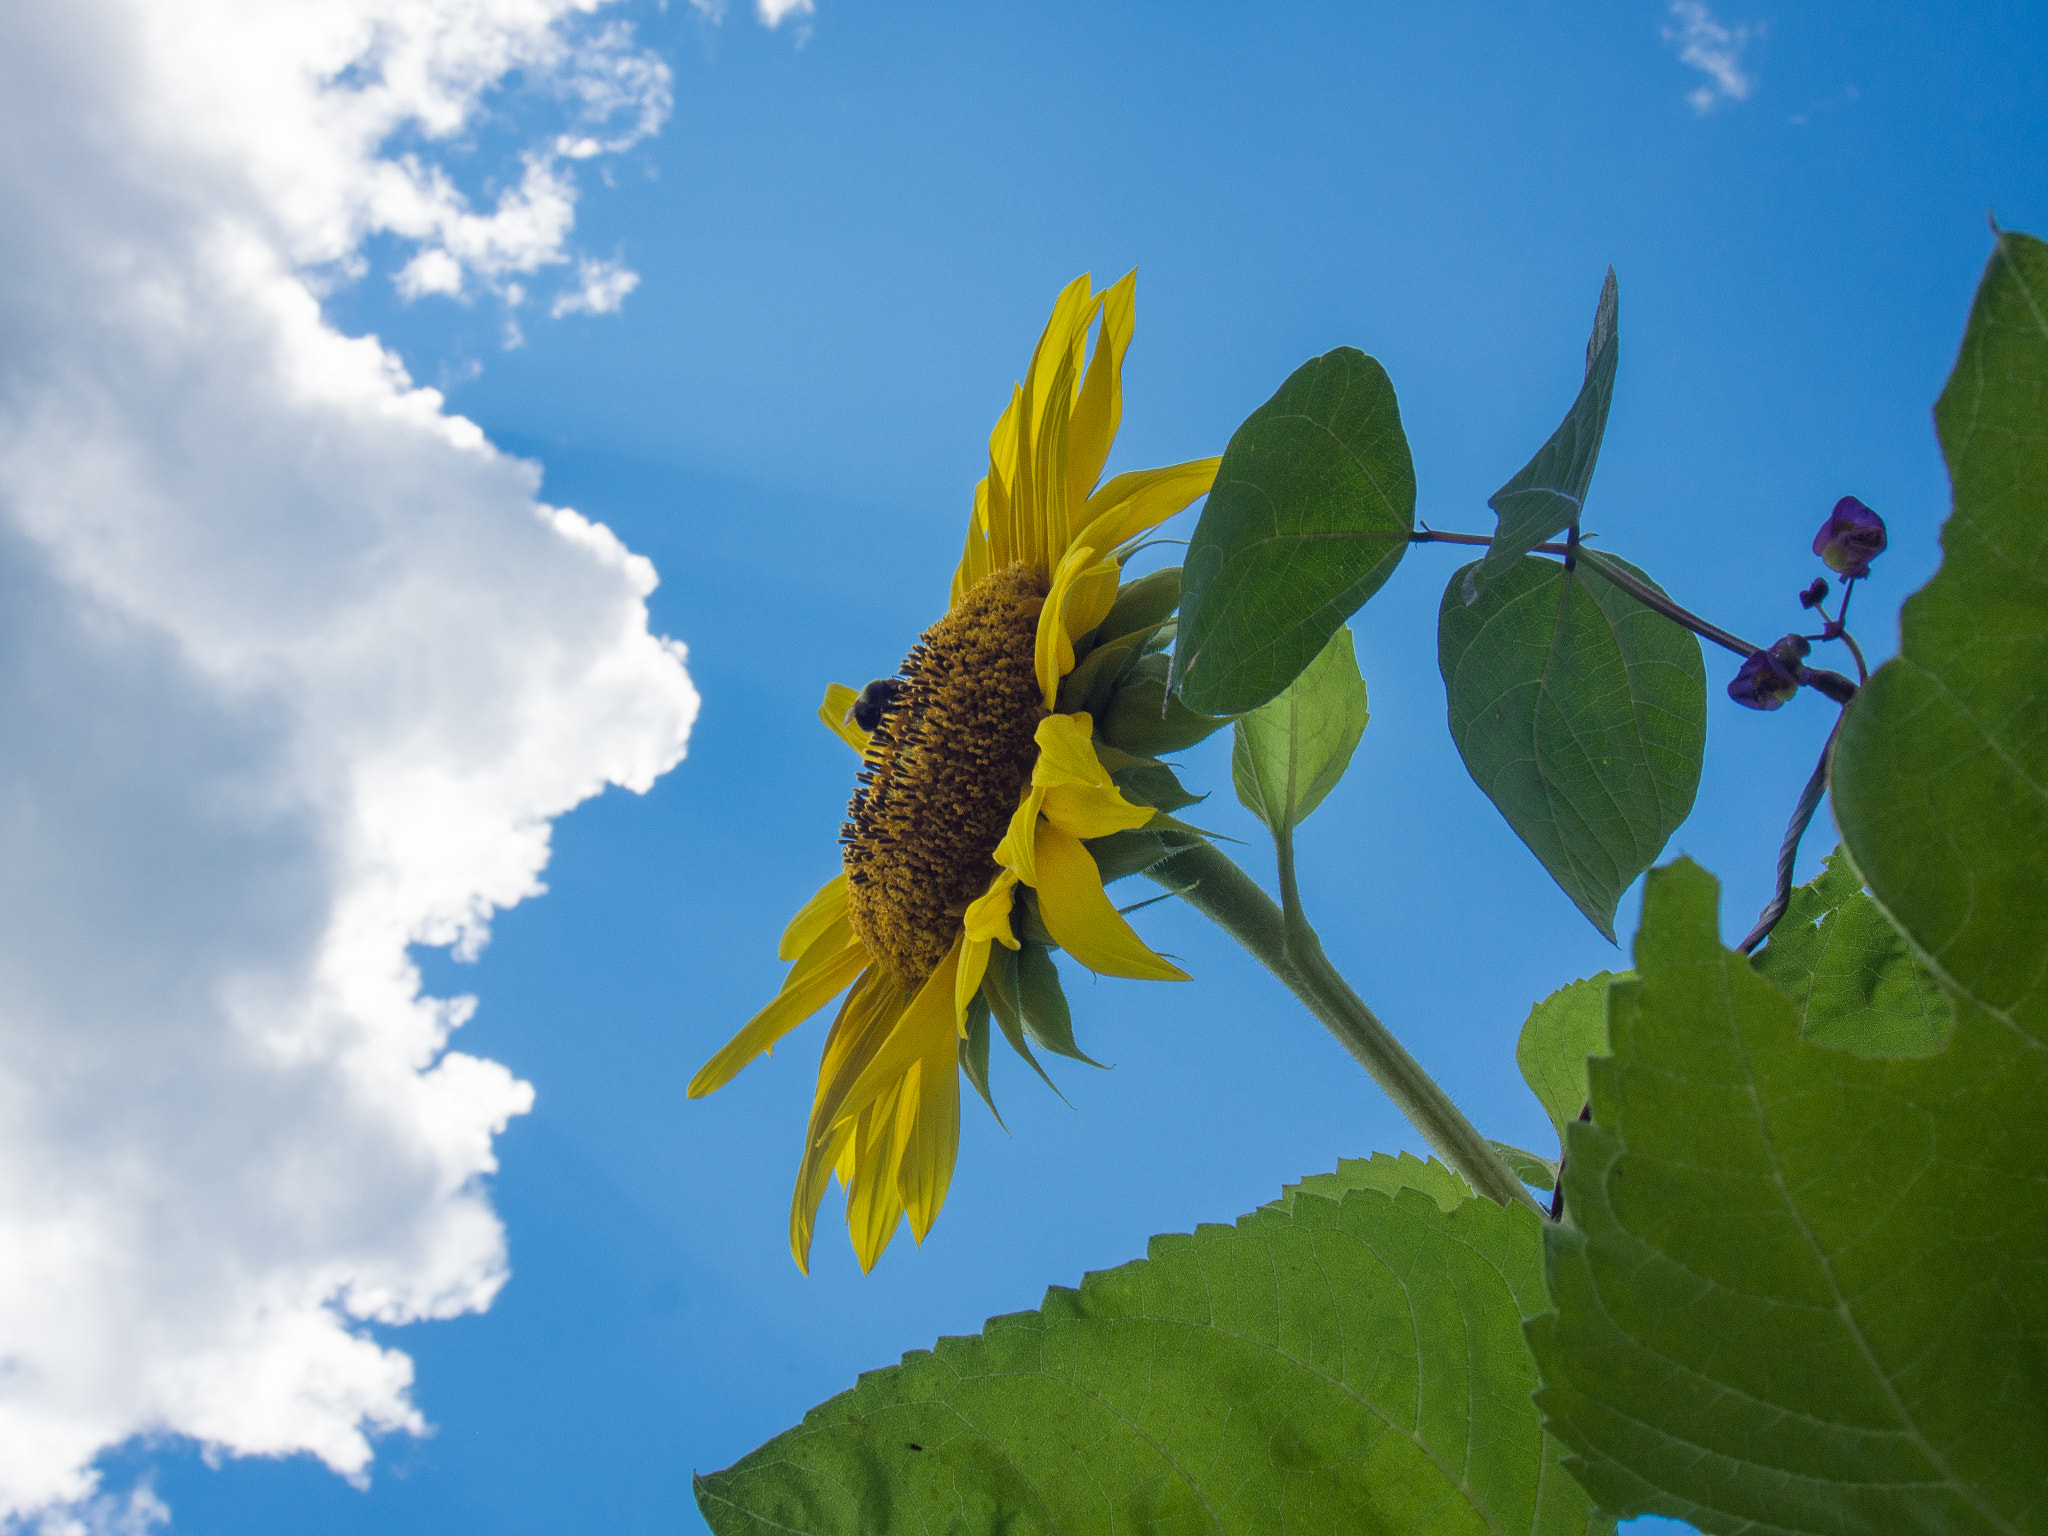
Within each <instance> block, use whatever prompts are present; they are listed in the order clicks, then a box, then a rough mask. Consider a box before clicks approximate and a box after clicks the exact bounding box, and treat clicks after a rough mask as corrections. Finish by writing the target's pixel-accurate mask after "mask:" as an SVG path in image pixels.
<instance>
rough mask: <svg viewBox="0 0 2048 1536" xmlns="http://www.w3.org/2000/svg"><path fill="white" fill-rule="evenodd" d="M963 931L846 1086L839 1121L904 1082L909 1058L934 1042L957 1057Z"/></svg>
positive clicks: (836, 1114) (921, 1055)
mask: <svg viewBox="0 0 2048 1536" xmlns="http://www.w3.org/2000/svg"><path fill="white" fill-rule="evenodd" d="M964 942H965V935H961V936H959V937H956V938H955V939H954V940H953V947H952V948H951V949H949V950H947V951H946V958H945V959H943V960H941V961H940V962H939V964H938V968H937V969H936V970H934V971H933V972H932V973H931V975H930V976H928V977H926V978H925V982H924V985H923V986H921V987H919V988H918V990H917V995H916V996H915V997H913V998H912V999H911V1000H910V1006H909V1007H907V1008H905V1009H904V1010H903V1014H902V1017H900V1018H899V1019H897V1021H896V1025H895V1027H894V1028H893V1029H891V1030H890V1031H889V1034H888V1037H887V1038H886V1039H884V1040H883V1041H882V1043H881V1044H880V1045H879V1046H877V1047H876V1048H875V1051H874V1053H873V1054H872V1055H871V1056H870V1057H869V1058H868V1060H867V1064H866V1065H865V1066H863V1067H862V1068H861V1070H860V1075H859V1076H858V1077H857V1078H855V1079H854V1081H853V1083H852V1084H851V1085H850V1086H849V1087H848V1088H847V1090H846V1093H845V1096H844V1097H843V1098H841V1099H840V1101H839V1103H838V1106H837V1107H836V1109H835V1110H834V1111H833V1114H832V1118H833V1119H835V1120H840V1119H845V1118H847V1117H849V1116H852V1115H857V1114H859V1113H860V1112H861V1111H862V1110H863V1109H865V1108H867V1106H868V1105H869V1104H871V1103H873V1102H874V1101H875V1100H876V1099H877V1098H878V1097H880V1096H881V1094H882V1093H883V1092H884V1091H885V1090H887V1089H888V1088H890V1087H892V1086H893V1085H894V1084H896V1083H897V1082H899V1081H901V1079H902V1077H903V1074H904V1073H906V1072H908V1071H909V1070H910V1067H911V1063H913V1062H916V1061H920V1060H922V1059H923V1058H924V1057H926V1056H928V1055H930V1054H931V1053H932V1051H933V1050H934V1049H935V1046H934V1044H933V1042H934V1041H936V1042H938V1043H939V1044H941V1045H943V1046H944V1047H945V1049H946V1050H947V1051H948V1052H951V1053H952V1054H951V1055H949V1056H948V1057H947V1059H948V1060H949V1061H957V1060H958V1059H959V1057H958V1051H957V1048H956V1047H955V1045H954V1042H955V1041H956V1040H958V1039H959V1037H960V1036H959V1030H958V1029H957V1028H956V1027H955V1025H954V1022H953V981H954V978H955V977H956V976H957V975H958V974H959V967H960V950H961V947H962V945H963V943H964Z"/></svg>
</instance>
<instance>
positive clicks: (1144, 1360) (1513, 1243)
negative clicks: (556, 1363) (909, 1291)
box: [697, 1158, 1613, 1536]
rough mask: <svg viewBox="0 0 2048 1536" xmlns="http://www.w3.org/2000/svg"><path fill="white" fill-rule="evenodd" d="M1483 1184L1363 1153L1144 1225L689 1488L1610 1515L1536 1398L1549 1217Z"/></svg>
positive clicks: (1446, 1514)
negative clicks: (1235, 1204) (1584, 1483)
mask: <svg viewBox="0 0 2048 1536" xmlns="http://www.w3.org/2000/svg"><path fill="white" fill-rule="evenodd" d="M1414 1185H1420V1186H1421V1187H1420V1188H1417V1187H1413V1186H1414ZM1467 1196H1469V1191H1467V1190H1465V1188H1464V1186H1463V1185H1462V1184H1461V1183H1460V1182H1459V1181H1458V1180H1457V1178H1456V1176H1455V1175H1454V1174H1451V1173H1450V1172H1449V1171H1448V1170H1446V1169H1443V1168H1442V1167H1440V1166H1436V1165H1420V1164H1416V1163H1415V1161H1414V1159H1412V1158H1411V1159H1402V1160H1399V1161H1397V1160H1396V1159H1393V1158H1374V1159H1371V1160H1370V1161H1367V1162H1355V1163H1346V1164H1344V1165H1342V1166H1341V1167H1340V1168H1339V1170H1338V1172H1337V1173H1335V1174H1326V1175H1323V1176H1321V1177H1319V1178H1316V1179H1311V1180H1305V1181H1304V1182H1303V1184H1301V1185H1300V1186H1297V1187H1296V1188H1295V1189H1294V1190H1293V1191H1291V1192H1290V1193H1289V1194H1288V1195H1286V1196H1284V1197H1283V1198H1282V1199H1281V1200H1280V1201H1277V1202H1275V1203H1274V1204H1273V1205H1271V1206H1268V1207H1266V1208H1265V1209H1264V1210H1260V1211H1256V1212H1254V1213H1252V1214H1251V1215H1249V1216H1246V1217H1244V1218H1243V1219H1242V1220H1240V1221H1239V1222H1238V1223H1237V1224H1236V1225H1235V1226H1229V1227H1224V1226H1209V1227H1202V1228H1199V1229H1198V1230H1197V1231H1196V1232H1195V1233H1194V1234H1193V1235H1192V1236H1176V1237H1161V1238H1155V1239H1154V1240H1153V1242H1152V1245H1151V1249H1150V1257H1149V1258H1147V1259H1144V1260H1141V1261H1139V1262H1136V1263H1132V1264H1126V1265H1125V1266H1123V1267H1122V1268H1121V1269H1114V1270H1109V1271H1106V1272H1104V1273H1100V1274H1094V1275H1090V1276H1088V1277H1087V1278H1086V1279H1085V1280H1084V1281H1083V1282H1082V1283H1081V1287H1080V1289H1079V1290H1054V1291H1051V1292H1049V1293H1048V1294H1047V1296H1046V1301H1045V1306H1044V1308H1043V1309H1042V1310H1040V1311H1038V1312H1023V1313H1018V1314H1015V1315H1013V1316H1010V1317H999V1318H995V1319H993V1320H992V1321H991V1322H990V1323H989V1325H988V1327H987V1329H986V1330H985V1331H984V1332H983V1333H982V1334H981V1335H980V1336H978V1337H975V1338H964V1339H942V1340H940V1342H939V1344H938V1347H937V1348H936V1349H935V1350H933V1351H930V1352H925V1351H918V1352H915V1353H913V1354H910V1355H906V1356H905V1357H904V1360H903V1363H902V1364H901V1365H899V1366H896V1367H894V1368H891V1369H888V1370H880V1371H872V1372H870V1373H868V1374H867V1375H865V1376H863V1377H862V1378H861V1379H860V1383H859V1385H857V1386H856V1387H855V1388H854V1389H853V1390H852V1391H851V1392H848V1393H845V1394H844V1395H842V1396H840V1397H836V1398H834V1399H832V1400H831V1401H830V1402H828V1403H825V1404H824V1405H822V1406H821V1407H819V1408H816V1409H814V1410H813V1411H812V1412H811V1413H810V1414H808V1415H807V1416H806V1417H805V1419H804V1422H803V1423H802V1424H801V1425H800V1426H799V1427H797V1428H796V1429H793V1430H790V1431H789V1432H788V1433H787V1434H784V1435H781V1436H779V1437H777V1438H776V1439H774V1440H771V1441H769V1442H768V1444H766V1445H764V1446H762V1447H761V1449H759V1450H758V1451H755V1452H754V1453H753V1454H751V1455H750V1456H747V1457H746V1458H745V1459H743V1460H742V1461H740V1462H739V1463H738V1464H737V1465H735V1466H733V1467H730V1468H728V1469H727V1470H725V1471H724V1472H720V1473H717V1474H716V1475H714V1476H711V1477H708V1478H700V1479H699V1480H698V1482H697V1501H698V1506H699V1507H700V1508H701V1509H702V1510H703V1512H704V1516H705V1518H706V1519H707V1520H708V1521H709V1522H710V1523H711V1526H712V1528H713V1529H714V1530H715V1531H718V1532H720V1533H721V1536H738V1533H749V1536H752V1533H761V1536H766V1533H769V1532H774V1533H778V1536H780V1533H785V1532H790V1531H806V1532H823V1531H845V1532H855V1531H859V1532H872V1533H875V1536H888V1533H894V1532H905V1533H910V1532H915V1533H918V1536H925V1533H928V1532H935V1531H946V1530H957V1531H962V1532H988V1531H1003V1532H1011V1533H1017V1536H1023V1533H1037V1532H1046V1533H1050V1532H1082V1531H1086V1532H1091V1533H1097V1532H1099V1533H1103V1536H1114V1533H1120V1532H1128V1533H1132V1536H1137V1533H1140V1532H1159V1531H1182V1530H1185V1531H1190V1532H1196V1531H1200V1532H1246V1533H1249V1532H1254V1531H1258V1532H1265V1531H1303V1532H1311V1531H1324V1532H1329V1531H1389V1532H1411V1531H1412V1532H1430V1533H1433V1536H1434V1533H1442V1536H1464V1533H1470V1536H1489V1533H1496V1532H1504V1531H1514V1532H1517V1533H1523V1532H1526V1533H1530V1536H1550V1533H1560V1536H1561V1533H1566V1532H1570V1533H1573V1536H1579V1533H1583V1532H1589V1531H1607V1530H1610V1529H1611V1528H1612V1525H1613V1522H1612V1520H1611V1519H1609V1518H1607V1517H1605V1516H1603V1515H1601V1514H1600V1513H1598V1512H1597V1511H1596V1510H1595V1509H1594V1508H1593V1506H1592V1504H1591V1502H1590V1501H1589V1500H1588V1499H1587V1497H1586V1494H1585V1492H1584V1490H1582V1489H1581V1488H1580V1487H1579V1486H1578V1485H1577V1484H1576V1483H1574V1482H1573V1481H1572V1480H1571V1479H1570V1478H1568V1477H1566V1476H1564V1475H1563V1473H1562V1471H1561V1470H1560V1469H1559V1467H1558V1465H1557V1457H1558V1447H1557V1446H1556V1444H1555V1443H1554V1442H1550V1441H1548V1440H1546V1439H1545V1437H1544V1435H1543V1431H1542V1428H1541V1425H1540V1424H1539V1422H1538V1419H1537V1415H1536V1410H1535V1407H1534V1405H1533V1404H1532V1403H1531V1401H1530V1397H1529V1392H1530V1389H1531V1387H1533V1386H1534V1384H1535V1372H1534V1368H1533V1366H1532V1364H1531V1362H1530V1359H1529V1356H1528V1353H1527V1351H1526V1350H1525V1349H1524V1348H1523V1347H1522V1341H1521V1336H1520V1324H1521V1319H1522V1318H1524V1317H1526V1316H1528V1315H1529V1314H1530V1313H1531V1312H1532V1311H1534V1310H1536V1309H1537V1308H1540V1307H1541V1306H1542V1305H1544V1297H1543V1281H1542V1234H1541V1228H1542V1225H1543V1223H1542V1220H1541V1218H1539V1217H1537V1216H1536V1215H1535V1214H1534V1213H1533V1212H1531V1211H1527V1210H1522V1209H1514V1210H1507V1209H1503V1208H1501V1207H1500V1206H1497V1205H1494V1204H1492V1203H1491V1202H1490V1201H1485V1200H1480V1199H1476V1198H1468V1197H1467ZM1447 1207H1448V1208H1447Z"/></svg>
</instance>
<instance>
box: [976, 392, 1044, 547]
mask: <svg viewBox="0 0 2048 1536" xmlns="http://www.w3.org/2000/svg"><path fill="white" fill-rule="evenodd" d="M1023 417H1024V386H1023V385H1021V384H1013V385H1011V386H1010V403H1009V405H1008V406H1007V407H1006V408H1005V409H1004V411H1003V414H1002V415H1001V416H999V417H997V418H996V425H995V430H994V431H992V432H991V433H989V436H988V477H987V478H986V479H985V480H983V481H982V485H983V487H985V488H986V490H987V493H988V532H989V548H990V552H991V557H992V558H993V559H994V561H995V564H996V566H997V568H998V569H1000V568H1001V567H1003V566H1006V565H1010V564H1013V563H1014V562H1016V561H1019V560H1022V561H1024V562H1025V563H1026V564H1036V563H1037V562H1038V559H1039V555H1038V553H1037V551H1035V550H1034V549H1033V548H1031V546H1030V543H1029V541H1028V540H1027V539H1026V538H1025V536H1024V529H1023V525H1022V521H1021V519H1020V518H1019V517H1018V515H1017V434H1018V431H1019V430H1020V426H1021V423H1022V421H1023Z"/></svg>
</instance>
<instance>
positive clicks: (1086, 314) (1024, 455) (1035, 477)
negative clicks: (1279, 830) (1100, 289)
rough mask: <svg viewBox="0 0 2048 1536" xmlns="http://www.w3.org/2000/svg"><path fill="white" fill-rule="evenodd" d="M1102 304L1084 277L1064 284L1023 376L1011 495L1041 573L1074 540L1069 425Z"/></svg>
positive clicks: (1085, 275)
mask: <svg viewBox="0 0 2048 1536" xmlns="http://www.w3.org/2000/svg"><path fill="white" fill-rule="evenodd" d="M1101 304H1102V296H1101V295H1100V294H1096V295H1093V296H1091V295H1090V293H1089V281H1088V274H1087V273H1085V272H1084V273H1082V274H1081V275H1080V276H1079V277H1077V278H1075V279H1074V280H1073V281H1072V282H1071V283H1069V284H1067V286H1066V287H1065V288H1064V289H1062V290H1061V292H1060V296H1059V298H1058V300H1056V301H1055V302H1054V304H1053V309H1052V318H1051V319H1049V320H1048V321H1047V322H1046V325H1045V332H1044V334H1043V335H1041V336H1040V337H1039V339H1038V346H1037V348H1036V349H1035V350H1034V351H1033V352H1032V354H1031V366H1030V368H1029V369H1028V370H1027V371H1026V373H1025V375H1024V386H1023V388H1024V419H1023V421H1022V422H1021V423H1020V431H1019V434H1018V443H1017V448H1018V452H1017V478H1016V480H1015V482H1014V483H1013V484H1012V487H1011V494H1012V495H1013V497H1014V498H1015V501H1016V510H1017V515H1018V520H1019V522H1020V523H1021V524H1023V525H1024V527H1025V528H1026V530H1027V537H1028V538H1029V539H1030V540H1031V542H1032V543H1033V544H1035V546H1036V551H1035V554H1034V555H1033V556H1032V557H1030V558H1032V561H1033V563H1034V564H1038V565H1040V566H1041V567H1043V568H1050V567H1051V566H1053V565H1054V564H1055V563H1056V562H1057V561H1058V560H1059V558H1060V556H1062V555H1063V554H1065V553H1066V549H1067V543H1068V541H1069V539H1070V537H1071V535H1072V523H1071V520H1070V518H1069V516H1068V508H1067V424H1068V421H1069V419H1070V418H1071V416H1072V414H1073V408H1074V396H1075V395H1076V394H1077V393H1078V392H1079V386H1080V372H1081V356H1082V350H1083V348H1085V347H1086V345H1087V336H1088V326H1089V324H1090V323H1091V322H1092V321H1093V320H1094V318H1095V313H1096V310H1097V309H1098V308H1100V306H1101ZM1075 510H1077V511H1078V510H1079V509H1078V508H1077V509H1075ZM1084 520H1085V519H1084Z"/></svg>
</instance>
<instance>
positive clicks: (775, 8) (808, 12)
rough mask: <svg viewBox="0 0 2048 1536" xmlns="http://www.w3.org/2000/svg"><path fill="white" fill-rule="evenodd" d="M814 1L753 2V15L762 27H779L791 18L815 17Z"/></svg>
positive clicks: (756, 0) (815, 6)
mask: <svg viewBox="0 0 2048 1536" xmlns="http://www.w3.org/2000/svg"><path fill="white" fill-rule="evenodd" d="M817 13H818V7H817V5H816V4H815V3H814V0H754V14H755V15H757V16H759V17H760V18H761V25H762V26H764V27H771V28H772V27H779V26H781V25H782V23H783V22H784V21H785V20H787V19H788V18H789V17H791V16H798V17H802V16H815V15H816V14H817Z"/></svg>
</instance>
